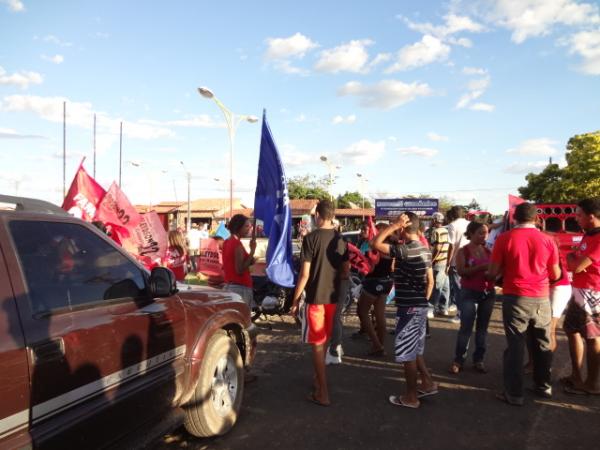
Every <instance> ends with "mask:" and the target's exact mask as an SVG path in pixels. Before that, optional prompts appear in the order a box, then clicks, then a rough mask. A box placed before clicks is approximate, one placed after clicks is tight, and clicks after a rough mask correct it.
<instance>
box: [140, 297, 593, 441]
mask: <svg viewBox="0 0 600 450" xmlns="http://www.w3.org/2000/svg"><path fill="white" fill-rule="evenodd" d="M393 317H394V309H393V308H392V307H390V309H389V310H388V326H390V327H391V326H392V325H393ZM430 324H431V334H432V337H431V338H430V339H429V340H428V341H427V347H426V353H425V357H426V360H427V363H428V366H429V367H431V369H432V371H433V373H434V377H435V379H436V380H437V381H438V382H439V383H440V386H441V389H440V394H439V395H437V396H434V397H430V398H427V399H424V400H423V401H422V404H421V408H419V409H418V410H410V409H406V408H399V407H395V406H392V405H390V404H389V403H388V402H387V397H388V395H389V394H391V393H396V392H399V391H400V390H401V389H403V381H402V380H403V378H402V370H401V368H400V366H399V365H398V364H395V363H394V362H392V360H391V359H390V358H379V359H377V358H368V357H365V356H364V355H365V354H366V352H367V350H368V343H367V341H366V340H352V339H350V335H351V333H352V332H354V331H356V330H357V328H358V322H357V320H356V318H355V317H348V318H347V319H346V321H345V327H344V328H345V336H346V338H345V340H344V349H345V352H346V354H347V356H346V357H345V358H344V364H343V365H340V366H333V367H330V368H329V369H328V375H329V379H330V386H331V400H332V406H331V407H329V408H324V407H319V406H316V405H313V404H311V403H309V402H308V401H307V400H306V396H307V394H308V393H309V392H310V387H311V376H312V375H311V365H310V364H311V363H310V354H309V352H308V348H306V346H304V345H302V344H301V343H300V339H299V334H298V330H297V329H296V328H295V326H294V325H293V323H292V321H291V319H290V318H286V320H285V322H281V321H279V319H275V320H274V321H273V329H272V330H265V331H264V333H263V334H262V335H261V336H260V338H259V352H258V356H257V360H256V366H255V372H256V373H257V374H258V375H259V380H258V381H256V382H255V383H252V384H250V385H248V386H247V387H246V392H245V397H244V406H243V408H242V412H241V415H240V418H239V420H238V423H237V424H236V426H235V428H234V429H233V430H232V431H231V432H230V433H229V434H227V435H226V436H223V437H219V438H215V439H209V440H197V439H193V438H190V437H189V435H187V434H186V433H185V431H184V430H183V428H180V429H177V430H175V431H174V432H173V433H171V434H169V435H166V436H163V437H162V438H161V439H160V441H159V442H156V445H155V446H154V447H152V448H154V449H155V450H159V449H161V450H167V449H180V448H186V449H205V448H210V449H248V448H256V449H271V448H280V449H281V448H283V449H290V450H291V449H398V448H402V449H413V448H414V449H428V450H429V449H463V448H464V449H477V450H481V449H502V450H504V449H512V450H521V449H527V450H535V449H540V450H550V449H567V448H568V449H569V450H574V449H596V448H598V442H599V441H600V397H580V396H572V395H568V394H565V393H563V392H562V390H561V388H560V386H559V385H558V383H555V386H554V389H555V395H554V398H553V399H552V400H541V399H537V398H534V397H533V396H529V397H527V398H526V404H525V406H524V407H514V406H508V405H506V404H504V403H501V402H499V401H498V400H496V399H495V398H494V393H495V392H496V391H498V390H499V388H500V381H501V370H502V367H501V355H502V351H503V349H504V336H503V333H502V323H501V321H500V308H499V305H498V304H497V305H496V308H495V310H494V315H493V316H492V322H491V324H490V337H489V344H490V345H489V351H488V355H487V360H486V363H487V366H488V369H489V370H490V373H488V374H486V375H482V374H479V373H476V372H475V371H473V370H472V369H471V368H470V367H466V368H465V370H464V371H463V372H462V373H460V374H459V375H451V374H449V373H448V372H447V368H448V366H449V363H450V362H451V359H452V355H453V349H454V343H455V338H456V330H457V328H458V325H454V324H451V323H450V322H448V321H447V320H444V319H434V320H432V321H430ZM391 345H392V336H389V340H388V342H387V348H388V354H391ZM568 364H569V359H568V350H567V343H566V338H565V337H564V336H563V335H562V334H561V335H560V337H559V349H558V352H557V354H556V357H555V363H554V369H553V371H554V378H556V379H557V378H558V377H559V376H562V375H565V374H567V373H568V371H569V368H568Z"/></svg>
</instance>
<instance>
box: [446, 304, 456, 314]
mask: <svg viewBox="0 0 600 450" xmlns="http://www.w3.org/2000/svg"><path fill="white" fill-rule="evenodd" d="M457 310H458V308H457V307H456V305H450V306H448V312H450V313H453V312H456V311H457Z"/></svg>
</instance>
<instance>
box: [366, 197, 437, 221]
mask: <svg viewBox="0 0 600 450" xmlns="http://www.w3.org/2000/svg"><path fill="white" fill-rule="evenodd" d="M438 209H439V200H438V199H437V198H384V199H375V216H376V217H395V216H399V215H400V214H402V213H403V212H408V211H410V212H413V213H415V214H416V215H418V216H431V215H432V214H433V213H435V212H437V211H438Z"/></svg>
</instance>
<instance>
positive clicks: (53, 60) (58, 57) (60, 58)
mask: <svg viewBox="0 0 600 450" xmlns="http://www.w3.org/2000/svg"><path fill="white" fill-rule="evenodd" d="M42 59H43V60H44V61H48V62H51V63H54V64H60V63H62V62H63V61H64V60H65V58H64V57H63V55H58V54H57V55H54V56H47V55H42Z"/></svg>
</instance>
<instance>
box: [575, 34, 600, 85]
mask: <svg viewBox="0 0 600 450" xmlns="http://www.w3.org/2000/svg"><path fill="white" fill-rule="evenodd" d="M568 42H569V44H570V46H571V48H570V49H569V53H571V54H577V55H579V56H581V58H582V59H583V63H582V64H581V66H580V67H579V69H580V70H581V71H582V72H583V73H585V74H588V75H600V29H598V30H596V31H581V32H579V33H576V34H574V35H573V36H571V37H570V38H569V39H568Z"/></svg>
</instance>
